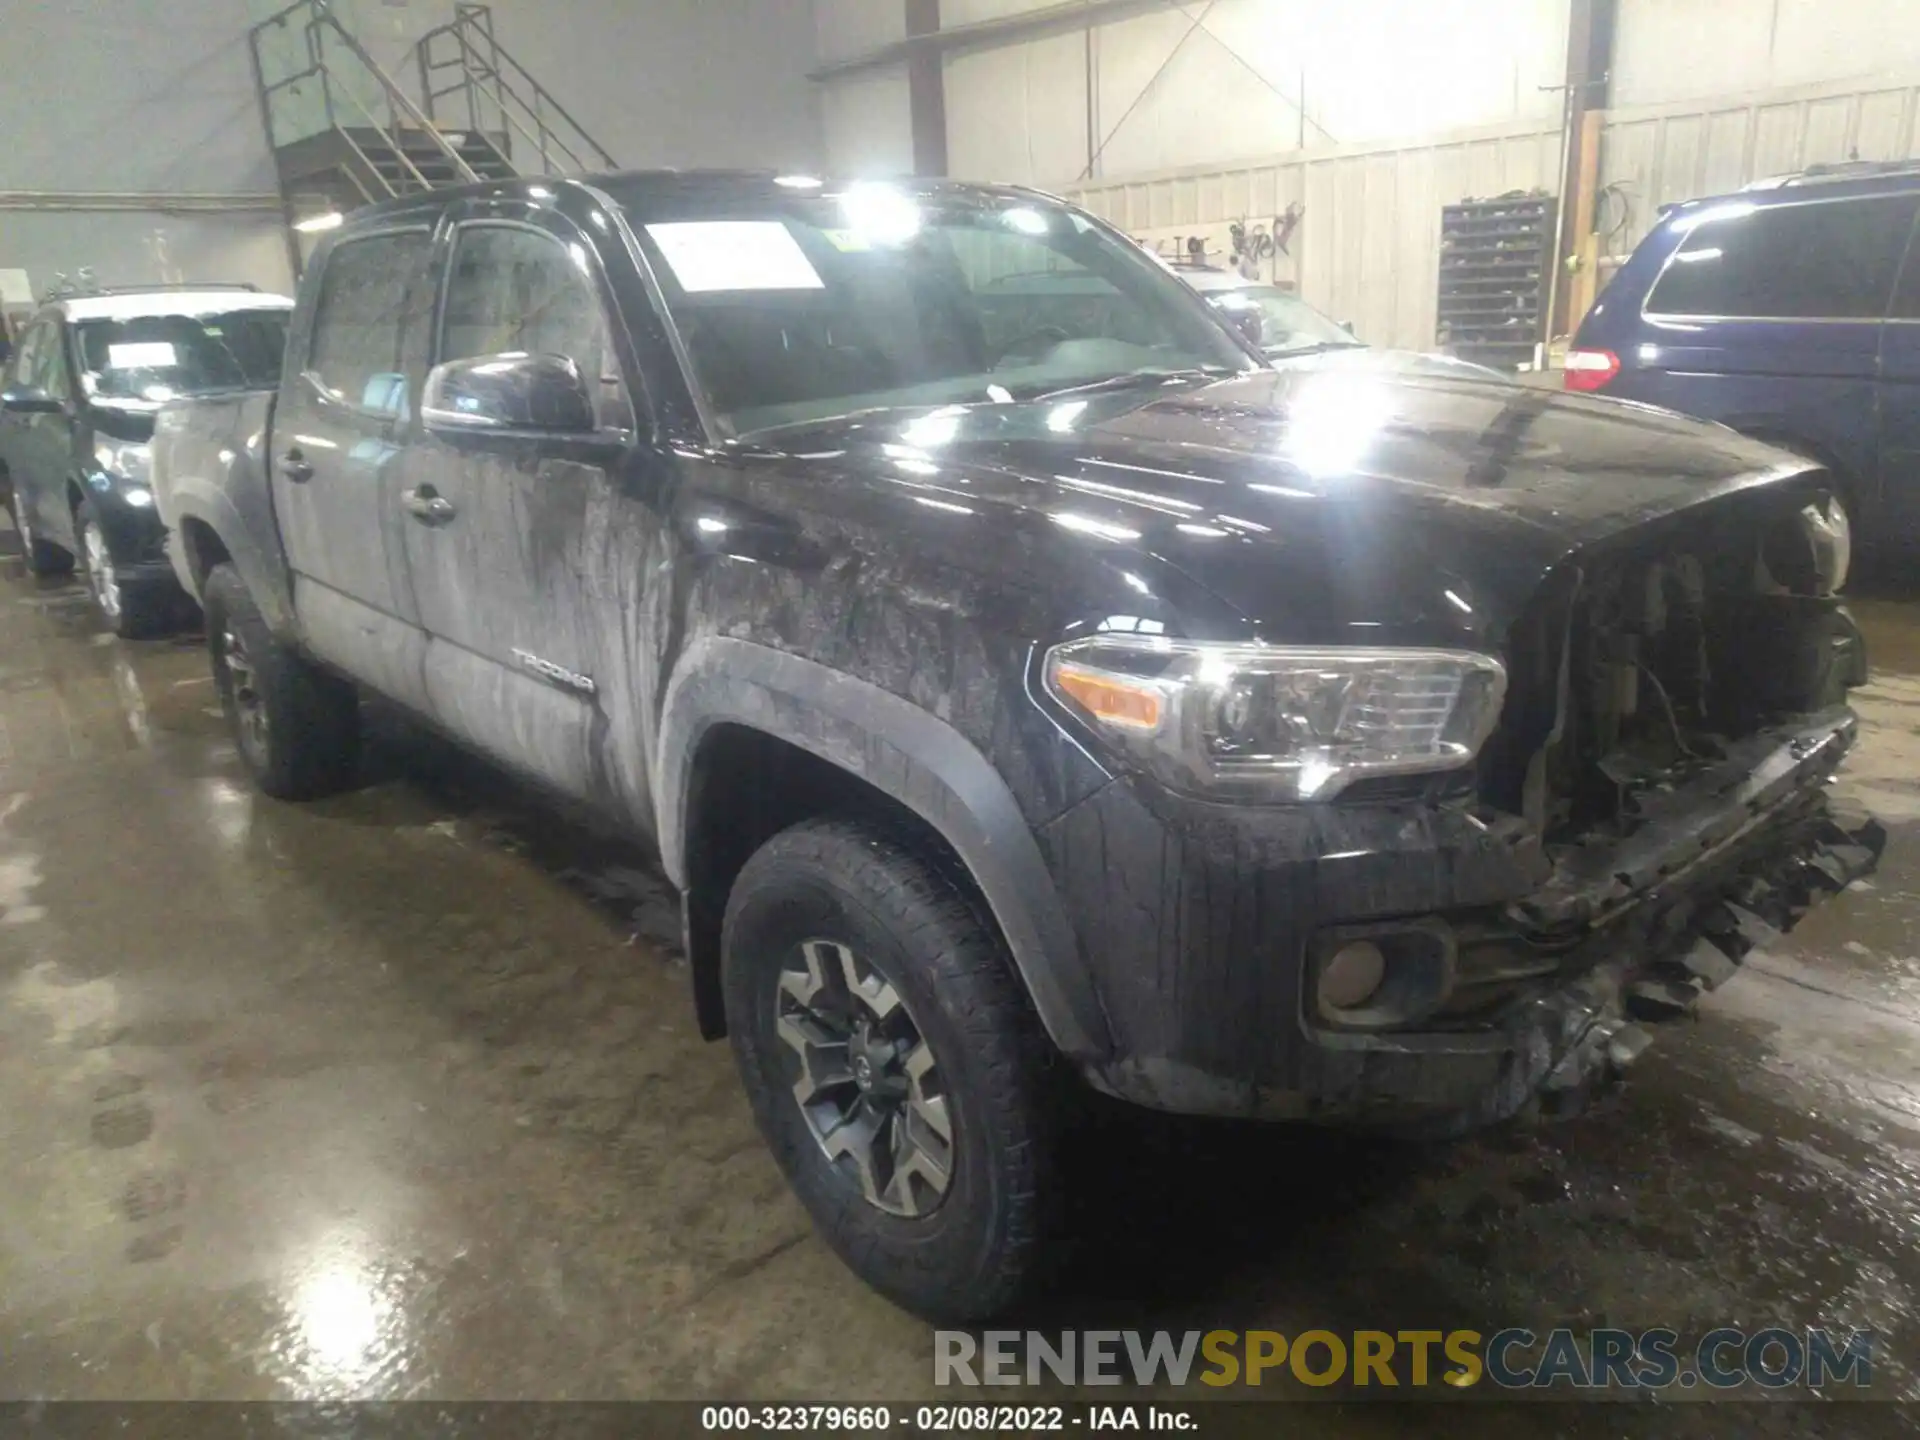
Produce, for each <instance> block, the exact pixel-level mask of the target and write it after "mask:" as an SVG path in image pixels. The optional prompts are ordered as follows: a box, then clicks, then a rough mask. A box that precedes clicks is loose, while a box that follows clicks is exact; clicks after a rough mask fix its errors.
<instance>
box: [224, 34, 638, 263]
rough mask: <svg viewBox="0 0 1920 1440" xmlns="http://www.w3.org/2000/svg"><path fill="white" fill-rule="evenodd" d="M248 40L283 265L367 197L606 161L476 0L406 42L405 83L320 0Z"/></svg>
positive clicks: (571, 170) (599, 165)
mask: <svg viewBox="0 0 1920 1440" xmlns="http://www.w3.org/2000/svg"><path fill="white" fill-rule="evenodd" d="M248 38H249V42H250V45H251V50H252V56H253V67H254V80H255V85H256V88H257V92H258V97H259V102H260V117H261V122H262V124H263V125H264V126H265V128H266V134H267V144H268V146H269V147H270V148H271V149H272V151H273V157H274V166H275V169H276V171H277V173H278V178H279V186H280V198H281V204H282V208H283V211H284V213H285V219H286V223H287V253H288V258H289V260H290V261H291V263H292V265H293V268H294V271H295V273H296V274H297V273H298V272H299V269H300V264H301V260H302V259H303V258H304V256H303V246H302V243H301V239H302V236H303V235H304V234H307V233H310V232H312V231H313V230H315V229H318V228H323V227H324V226H325V225H326V224H327V223H329V222H330V221H331V219H332V217H334V216H337V215H341V214H344V213H345V212H347V211H349V210H354V209H358V208H359V207H360V206H362V205H365V204H370V203H372V202H373V201H376V200H385V199H388V198H390V197H392V196H396V195H407V194H413V193H417V192H419V191H423V190H438V189H443V188H445V187H448V186H453V185H468V184H472V183H474V182H475V181H480V180H490V179H504V178H506V177H509V176H513V175H565V174H578V173H580V172H583V171H590V170H613V169H617V168H618V165H617V164H616V162H615V161H614V159H613V157H612V156H611V155H610V154H608V153H607V150H606V148H605V147H604V146H602V145H601V144H600V143H599V142H598V141H596V140H595V139H594V138H593V137H592V136H591V135H590V134H588V133H587V131H586V129H585V128H584V127H583V126H582V125H581V124H580V123H579V122H578V121H577V120H575V119H574V118H573V116H572V115H571V114H569V113H568V112H567V110H566V108H565V107H564V106H563V105H561V103H560V102H559V101H558V100H557V99H555V98H554V96H553V94H552V93H551V92H550V91H548V90H547V88H546V87H545V86H543V85H541V84H540V82H539V81H537V80H535V79H534V78H533V76H532V75H531V74H529V73H528V71H527V69H526V67H525V66H524V65H522V64H521V63H520V62H519V61H518V60H516V59H514V57H513V56H512V55H510V54H509V53H508V52H507V51H506V49H505V48H504V47H502V46H501V44H500V42H499V41H498V40H497V39H495V37H494V33H493V14H492V11H491V9H490V8H489V7H488V6H486V5H477V4H464V3H463V4H456V5H455V6H454V16H453V19H452V20H451V21H449V22H448V23H447V24H445V25H441V26H438V27H436V28H434V29H432V30H429V31H427V32H426V33H425V34H424V35H422V36H421V37H420V38H419V40H418V41H417V42H416V43H415V44H414V46H413V48H412V51H411V57H412V60H413V68H414V69H415V71H416V72H417V75H418V78H419V90H418V92H417V94H409V93H408V92H407V90H406V89H405V88H404V87H402V86H401V84H400V83H399V82H398V81H397V80H395V79H394V78H393V76H392V75H391V74H389V73H388V71H387V70H386V69H385V68H383V67H382V65H381V64H380V62H379V60H378V59H376V58H375V56H374V55H373V53H372V52H371V51H370V50H369V49H368V48H367V47H366V46H365V45H364V44H362V43H361V41H360V40H359V39H358V38H356V37H355V35H354V34H353V32H352V31H351V30H350V29H349V28H348V27H347V26H346V24H344V23H343V22H342V21H341V19H340V18H339V16H338V15H336V14H335V12H334V9H333V6H332V4H331V3H329V0H295V3H293V4H291V5H289V6H287V7H286V8H285V9H284V10H280V11H277V12H276V13H274V14H273V15H270V16H268V17H267V18H266V19H265V20H262V21H261V22H260V23H259V24H257V25H255V26H254V27H253V29H252V30H251V31H250V32H249V37H248Z"/></svg>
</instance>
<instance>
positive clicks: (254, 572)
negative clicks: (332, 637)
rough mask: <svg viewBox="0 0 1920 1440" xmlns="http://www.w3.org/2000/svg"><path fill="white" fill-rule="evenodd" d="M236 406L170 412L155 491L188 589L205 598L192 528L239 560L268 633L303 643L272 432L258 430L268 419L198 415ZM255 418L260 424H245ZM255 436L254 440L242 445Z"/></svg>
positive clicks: (159, 441)
mask: <svg viewBox="0 0 1920 1440" xmlns="http://www.w3.org/2000/svg"><path fill="white" fill-rule="evenodd" d="M253 398H254V397H248V403H250V402H251V401H252V400H253ZM234 403H235V402H231V401H199V402H193V401H188V402H182V403H181V406H180V410H181V412H183V413H175V407H171V406H170V407H168V409H167V410H165V411H163V412H162V417H161V423H160V425H159V427H158V429H157V431H156V434H155V437H154V456H153V466H154V477H153V479H154V484H153V489H154V499H155V501H156V502H157V504H158V506H159V510H160V518H161V520H162V521H164V522H165V524H166V526H167V531H168V535H167V555H168V558H169V559H170V560H171V561H172V562H173V569H174V574H175V575H176V576H178V577H179V580H180V583H181V584H182V585H183V586H185V587H186V589H187V592H188V593H189V594H191V595H192V596H194V598H196V599H198V598H199V597H200V591H201V588H202V585H203V583H204V582H205V579H206V576H205V574H204V568H205V567H204V566H196V564H195V563H194V556H193V554H192V552H191V550H190V547H189V546H188V544H187V543H186V532H187V529H188V527H189V525H190V524H197V525H204V526H206V527H207V529H209V530H211V531H212V532H213V534H214V536H215V537H216V538H217V539H218V540H219V542H220V546H221V548H222V549H224V550H225V551H226V552H227V554H228V556H229V557H231V559H232V562H233V567H234V569H235V570H237V571H238V572H239V574H240V579H241V581H242V582H243V583H244V584H245V585H246V587H247V593H248V594H250V595H252V596H253V599H254V603H255V604H257V605H258V606H259V607H260V613H261V616H262V617H263V618H264V619H265V620H266V622H267V626H268V628H269V629H271V630H272V631H273V633H274V634H275V635H276V636H279V637H281V638H283V639H293V638H297V631H298V623H297V621H296V619H295V613H294V608H293V589H292V580H291V576H290V572H289V570H288V568H287V556H286V551H285V550H283V549H282V548H281V545H280V529H279V525H278V524H277V522H276V521H275V519H274V513H273V492H272V488H271V487H270V486H269V484H268V482H267V472H266V428H267V427H266V426H265V424H263V423H258V419H263V418H264V414H262V416H260V417H258V419H256V418H255V417H249V416H247V415H245V414H243V413H242V412H241V411H239V410H234V411H233V413H232V414H230V415H227V414H223V415H221V416H215V415H213V414H203V413H196V411H197V410H199V409H200V408H201V407H208V406H212V405H220V406H222V407H232V406H233V405H234ZM189 406H191V407H195V408H193V409H189V408H187V407H189ZM221 419H225V420H226V422H227V423H226V424H225V425H224V426H223V425H221V424H219V423H218V422H219V420H221ZM250 419H252V420H254V421H255V423H252V424H251V425H249V424H247V423H245V422H247V421H248V420H250ZM249 429H250V430H251V434H250V435H249V436H248V438H247V439H246V440H244V441H243V440H241V439H239V438H238V437H239V434H240V433H243V432H245V431H247V430H249ZM196 572H200V573H196Z"/></svg>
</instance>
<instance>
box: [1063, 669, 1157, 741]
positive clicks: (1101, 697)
mask: <svg viewBox="0 0 1920 1440" xmlns="http://www.w3.org/2000/svg"><path fill="white" fill-rule="evenodd" d="M1053 683H1054V684H1055V685H1056V686H1057V687H1058V688H1059V689H1060V690H1061V691H1062V692H1064V693H1065V694H1067V695H1071V696H1072V697H1073V699H1074V703H1076V704H1077V705H1079V706H1080V708H1081V709H1082V710H1085V711H1086V712H1087V713H1088V714H1089V715H1091V716H1093V718H1094V719H1096V720H1104V721H1105V722H1106V723H1107V724H1109V725H1125V726H1128V727H1130V728H1131V729H1135V730H1154V729H1158V728H1159V725H1160V696H1159V694H1158V693H1157V692H1155V691H1153V690H1150V689H1148V688H1146V687H1145V686H1141V685H1123V684H1121V683H1120V682H1118V681H1116V680H1111V679H1109V678H1107V677H1106V676H1105V675H1097V674H1095V673H1094V672H1092V671H1091V670H1081V669H1078V668H1077V667H1075V666H1072V665H1060V666H1056V667H1055V669H1054V672H1053Z"/></svg>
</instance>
